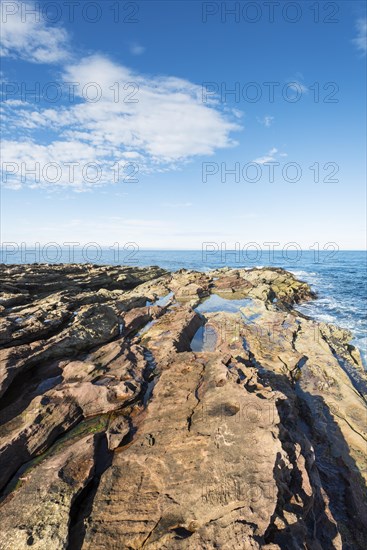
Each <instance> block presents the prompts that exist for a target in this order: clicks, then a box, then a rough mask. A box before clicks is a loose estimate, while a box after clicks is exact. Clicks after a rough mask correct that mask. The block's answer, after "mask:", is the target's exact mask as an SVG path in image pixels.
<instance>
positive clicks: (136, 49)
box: [130, 42, 145, 55]
mask: <svg viewBox="0 0 367 550" xmlns="http://www.w3.org/2000/svg"><path fill="white" fill-rule="evenodd" d="M144 52H145V48H144V46H142V45H141V44H138V43H137V42H133V43H132V44H130V53H132V54H133V55H142V54H143V53H144Z"/></svg>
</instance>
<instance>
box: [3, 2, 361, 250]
mask: <svg viewBox="0 0 367 550" xmlns="http://www.w3.org/2000/svg"><path fill="white" fill-rule="evenodd" d="M38 4H39V5H40V6H41V8H44V9H43V12H42V9H41V12H37V10H35V13H32V8H33V10H34V9H35V8H34V6H33V7H32V4H31V3H29V2H28V3H25V2H20V1H19V2H18V1H5V0H4V1H3V2H2V6H1V7H2V14H1V16H2V26H3V32H2V55H3V57H2V64H1V77H2V103H3V106H2V121H3V145H2V147H3V149H2V169H3V172H2V227H1V229H2V235H1V240H2V242H9V241H10V242H17V243H19V242H22V241H24V242H27V243H30V244H32V243H34V242H41V243H47V242H50V241H54V242H57V243H60V244H61V245H62V244H63V243H65V242H70V241H73V242H80V243H81V244H84V243H86V242H90V241H94V242H97V243H99V244H100V245H101V246H102V245H103V246H110V245H113V243H115V242H119V243H120V244H121V245H123V244H124V243H127V242H131V241H134V242H136V243H137V244H138V246H139V247H140V248H168V249H200V248H201V246H202V242H204V241H213V242H219V243H220V242H225V243H226V244H227V247H228V248H232V247H234V244H235V243H236V242H239V243H241V244H246V243H249V242H256V243H259V244H260V245H263V243H265V242H269V241H273V242H274V241H275V242H279V243H281V245H283V244H286V243H288V242H290V241H292V242H296V243H299V245H300V246H301V247H302V248H304V249H307V248H309V247H310V246H312V245H313V244H314V243H315V242H319V243H320V245H321V247H322V246H323V245H324V244H325V243H328V242H334V243H336V244H337V245H338V246H339V248H340V249H364V248H365V237H364V235H365V173H366V161H365V147H366V143H365V123H364V120H365V114H366V113H365V93H366V82H365V68H366V41H365V40H366V39H365V34H366V22H365V21H366V14H365V4H364V2H353V1H347V2H308V1H304V2H296V3H290V2H278V3H277V2H275V5H274V20H273V21H272V20H271V17H270V15H269V11H268V10H269V8H268V6H267V2H262V1H258V2H256V6H257V10H256V12H255V11H254V3H253V2H252V3H249V2H200V1H191V2H180V1H174V2H159V1H149V2H148V1H142V2H119V3H118V2H112V1H111V2H110V1H109V0H105V1H103V2H88V1H85V2H80V3H79V4H78V5H77V6H76V7H75V12H74V17H73V20H71V19H72V18H71V16H70V12H69V9H70V6H68V3H67V2H65V3H64V2H59V3H58V6H59V9H58V10H57V11H55V7H53V6H52V3H50V2H38ZM117 4H119V13H117V12H116V6H117ZM290 4H293V7H292V5H290ZM294 4H296V6H297V8H294ZM47 6H48V7H47ZM96 6H97V8H96ZM312 6H313V7H312ZM315 6H316V7H317V9H318V13H316V11H315V9H316V8H315ZM231 9H235V10H236V9H237V10H238V11H237V12H236V14H235V15H233V14H232V15H231V14H230V13H229V11H230V10H231ZM295 9H297V11H295ZM113 10H115V11H113ZM94 18H96V19H97V21H96V22H92V19H94ZM114 18H117V20H116V21H115V20H114ZM250 19H253V20H254V21H253V22H251V21H250ZM317 19H318V21H317ZM71 82H72V83H74V84H73V86H72V87H71V84H70V83H71ZM266 83H268V84H266ZM269 83H271V84H269ZM37 87H39V88H37ZM271 88H272V89H273V90H274V97H273V98H271V97H270V92H269V90H270V89H271ZM32 89H39V92H37V93H28V94H27V95H26V94H25V92H26V90H28V91H29V90H32ZM71 90H73V91H74V97H70V94H71ZM231 90H236V94H234V93H230V91H231ZM226 92H227V93H226ZM117 93H118V94H119V95H118V96H117ZM54 94H58V95H59V97H58V98H56V99H54V97H55V95H54ZM255 94H257V100H256V96H255ZM287 94H288V95H287ZM296 99H297V100H296ZM36 163H38V165H36ZM70 163H72V164H70ZM37 166H38V171H37V173H36V175H32V174H31V173H30V171H31V170H32V169H33V170H34V169H35V168H36V167H37ZM311 166H312V167H313V168H312V169H311V168H310V167H311ZM117 167H119V173H117ZM226 170H229V171H230V170H232V171H233V170H234V171H235V174H233V173H232V174H230V173H226ZM271 171H273V173H274V178H271V177H270V173H271ZM132 172H134V173H135V176H129V175H128V174H131V173H132ZM316 173H318V180H319V181H315V180H316V179H317V178H316ZM22 174H23V177H22ZM204 174H207V177H206V178H205V177H203V176H204ZM131 179H135V180H136V181H131ZM205 180H206V181H205ZM256 180H258V181H256ZM273 180H274V181H273Z"/></svg>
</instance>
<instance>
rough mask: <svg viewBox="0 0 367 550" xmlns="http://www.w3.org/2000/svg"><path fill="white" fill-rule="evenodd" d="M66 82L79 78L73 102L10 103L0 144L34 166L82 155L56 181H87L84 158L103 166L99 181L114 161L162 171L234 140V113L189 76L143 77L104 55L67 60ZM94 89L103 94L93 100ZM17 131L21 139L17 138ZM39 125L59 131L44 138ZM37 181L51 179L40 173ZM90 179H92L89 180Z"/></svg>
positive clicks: (9, 155)
mask: <svg viewBox="0 0 367 550" xmlns="http://www.w3.org/2000/svg"><path fill="white" fill-rule="evenodd" d="M63 81H64V84H65V83H66V82H78V83H79V85H78V86H77V87H76V89H75V96H76V99H75V101H74V102H72V103H71V104H69V105H68V106H65V105H64V106H57V107H54V106H52V107H50V108H47V109H43V108H42V107H39V106H36V105H34V106H33V108H32V109H29V108H27V109H24V108H22V106H21V105H12V104H11V103H10V104H9V102H7V106H8V109H7V117H6V123H7V124H6V126H7V131H8V138H9V139H7V140H6V141H5V142H4V151H3V160H4V161H5V162H17V163H21V162H26V163H28V164H30V166H31V167H32V166H33V165H34V163H35V162H40V163H41V166H44V165H45V164H47V163H50V162H58V163H59V164H61V165H63V164H65V162H79V164H80V165H81V167H80V169H79V168H76V170H75V173H76V174H77V176H78V177H76V178H75V179H74V181H73V182H71V181H70V178H68V177H65V176H68V175H69V170H68V169H66V170H62V172H63V174H62V177H61V179H60V180H59V181H56V182H55V183H54V184H55V185H69V186H74V187H77V188H78V189H81V188H83V186H84V182H83V174H82V167H83V164H85V163H86V162H98V163H99V164H100V165H101V167H102V169H103V177H102V179H101V180H99V181H97V182H96V183H95V185H102V184H105V183H111V182H113V181H115V180H116V177H115V174H114V172H113V169H112V166H113V165H114V163H116V162H123V163H126V162H127V161H129V162H130V163H132V162H136V163H137V164H138V165H139V172H152V171H162V170H167V169H174V168H176V167H177V165H179V164H182V163H183V162H187V161H188V160H190V159H192V158H193V157H195V156H202V155H212V154H213V153H214V152H215V151H216V150H217V149H218V148H225V147H230V146H233V145H235V144H236V142H235V141H233V139H232V137H231V132H232V131H235V130H239V129H240V126H239V125H238V123H237V122H236V121H235V117H231V116H230V115H229V113H226V114H224V113H223V111H221V110H219V109H220V108H219V107H218V106H217V107H215V106H212V105H211V106H209V105H205V104H203V103H202V102H201V87H200V86H197V85H195V84H193V83H191V82H189V81H186V80H182V79H177V78H174V77H163V76H160V77H145V76H144V75H140V74H137V73H134V72H133V71H131V70H130V69H128V68H126V67H124V66H122V65H119V64H117V63H114V62H112V61H111V60H109V59H108V58H106V57H103V56H101V55H95V56H91V57H88V58H84V59H82V60H80V61H79V62H78V63H74V64H71V65H69V66H67V67H66V68H65V69H64V72H63ZM90 83H93V84H90ZM117 92H118V95H117ZM96 95H97V96H100V97H99V101H97V102H93V101H88V97H89V99H93V98H94V97H95V96H96ZM17 132H18V133H19V134H20V135H21V136H22V141H19V140H15V138H14V136H16V134H17ZM42 132H44V136H45V138H44V139H45V140H49V137H48V136H49V134H50V132H54V133H55V134H56V136H57V137H56V138H55V139H54V141H51V143H49V144H48V145H41V144H40V143H44V140H42V136H43V134H42ZM35 134H36V135H35ZM24 135H26V136H27V137H26V138H25V137H24ZM36 136H37V138H36ZM41 140H42V141H41ZM78 170H79V171H78ZM32 179H33V180H34V178H31V184H32V185H34V184H35V182H34V181H32ZM118 181H120V179H119V178H118ZM10 182H13V183H17V184H19V174H15V175H14V176H13V177H9V178H8V181H7V183H8V184H10ZM23 183H24V182H23ZM25 183H27V182H25ZM38 184H39V185H41V186H42V185H43V184H45V185H50V182H49V181H48V179H47V178H46V180H44V179H42V177H41V178H40V181H39V182H38ZM91 185H92V184H91V182H89V183H88V182H87V184H86V185H85V187H87V188H88V187H90V186H91Z"/></svg>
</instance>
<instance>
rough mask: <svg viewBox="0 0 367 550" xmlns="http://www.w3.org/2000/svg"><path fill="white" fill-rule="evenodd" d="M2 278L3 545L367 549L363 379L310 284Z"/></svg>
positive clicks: (39, 275)
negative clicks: (313, 306)
mask: <svg viewBox="0 0 367 550" xmlns="http://www.w3.org/2000/svg"><path fill="white" fill-rule="evenodd" d="M1 271H2V279H3V293H2V297H1V306H0V307H1V308H2V309H1V327H0V338H1V345H2V350H1V363H0V392H1V395H2V398H1V402H0V408H1V417H0V418H1V425H0V460H1V466H2V467H1V468H0V490H1V493H0V497H1V502H0V521H1V526H2V528H1V532H0V549H2V550H14V549H16V550H22V549H25V548H29V547H33V548H35V549H39V550H49V549H52V550H54V549H55V550H57V549H68V550H80V549H88V550H102V549H103V550H109V549H111V550H112V549H117V548H118V549H140V548H147V549H152V550H153V549H157V550H158V549H167V550H168V549H169V550H171V549H181V548H182V549H188V550H194V549H195V550H196V549H198V548H203V549H207V550H208V549H215V548H221V549H223V550H232V549H239V550H242V549H245V550H247V549H260V548H264V549H265V550H266V549H268V550H271V549H272V550H275V549H284V550H298V549H299V548H310V549H312V550H314V549H315V550H324V549H326V550H328V549H330V550H331V549H338V550H339V549H340V550H342V549H343V550H345V549H347V550H353V549H357V550H362V548H363V549H364V548H366V547H367V536H366V533H365V529H364V526H365V525H366V524H367V498H366V497H367V491H366V481H367V457H366V440H367V434H366V431H367V430H366V415H367V406H366V395H367V391H366V388H367V378H366V375H365V372H364V370H363V368H362V365H361V360H360V356H359V352H358V350H357V349H356V348H354V347H353V346H352V345H351V344H350V340H351V335H350V334H349V333H348V332H347V331H343V330H341V329H338V328H337V327H333V326H332V325H327V324H317V323H316V322H314V321H313V320H312V319H309V318H307V317H305V316H304V315H302V314H300V313H298V312H297V303H299V302H301V301H303V300H309V299H313V298H314V297H315V296H314V294H313V292H312V291H311V289H310V288H309V287H308V285H307V284H306V283H303V282H301V281H298V280H297V279H296V278H295V277H294V276H293V275H292V274H290V273H288V272H286V271H284V270H281V269H272V268H264V269H251V270H247V269H237V270H233V269H228V268H225V269H221V270H216V271H211V272H209V273H199V272H194V271H186V270H181V271H179V272H176V273H168V272H166V271H164V270H162V269H160V268H157V267H152V268H147V269H138V268H127V267H106V266H99V267H98V266H92V265H59V266H45V265H31V266H2V267H1ZM193 350H194V351H193Z"/></svg>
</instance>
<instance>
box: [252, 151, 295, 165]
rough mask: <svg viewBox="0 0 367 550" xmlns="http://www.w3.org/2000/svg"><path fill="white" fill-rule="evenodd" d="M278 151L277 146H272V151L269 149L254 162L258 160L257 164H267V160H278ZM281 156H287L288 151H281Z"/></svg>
mask: <svg viewBox="0 0 367 550" xmlns="http://www.w3.org/2000/svg"><path fill="white" fill-rule="evenodd" d="M277 153H278V149H277V148H276V147H272V148H271V149H270V151H268V152H267V153H266V154H265V155H263V156H262V157H259V158H256V159H254V160H253V161H252V162H256V163H257V164H265V163H267V162H276V161H277V159H276V156H277ZM279 156H280V157H286V156H287V153H279Z"/></svg>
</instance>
